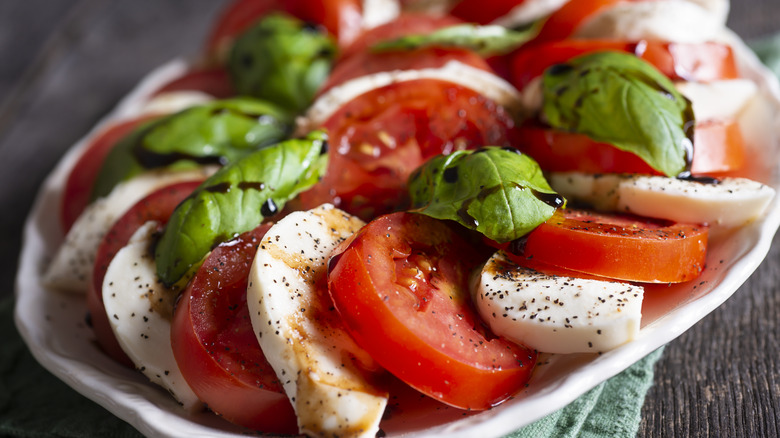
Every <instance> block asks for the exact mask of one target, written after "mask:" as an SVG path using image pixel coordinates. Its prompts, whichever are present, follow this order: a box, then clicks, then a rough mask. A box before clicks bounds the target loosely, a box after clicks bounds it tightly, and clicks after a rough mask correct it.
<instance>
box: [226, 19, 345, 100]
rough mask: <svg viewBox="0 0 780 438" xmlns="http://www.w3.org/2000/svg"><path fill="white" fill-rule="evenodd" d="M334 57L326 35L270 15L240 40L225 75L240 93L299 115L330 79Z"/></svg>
mask: <svg viewBox="0 0 780 438" xmlns="http://www.w3.org/2000/svg"><path fill="white" fill-rule="evenodd" d="M336 53H337V49H336V43H335V41H334V40H333V39H332V38H331V37H330V36H329V35H328V34H327V33H326V32H324V31H320V30H318V29H316V28H313V27H311V26H309V25H307V24H306V23H304V22H303V21H301V20H299V19H297V18H294V17H292V16H290V15H287V14H283V13H273V14H270V15H268V16H266V17H265V18H263V19H262V20H260V21H259V22H258V23H257V24H256V25H255V26H253V27H251V28H250V29H249V30H247V31H246V32H244V33H242V34H241V36H239V38H238V39H237V40H236V42H235V44H234V45H233V48H232V50H231V52H230V57H229V58H228V71H229V73H230V77H231V80H232V83H233V86H234V87H235V89H236V91H238V93H239V94H243V95H247V96H253V97H256V98H260V99H265V100H268V101H270V102H273V103H274V104H276V105H279V106H280V107H282V108H285V109H286V110H288V111H291V112H293V113H301V112H303V111H305V110H306V108H308V106H309V105H310V104H311V102H312V101H313V100H314V96H315V94H316V93H317V90H318V89H319V88H320V86H321V85H322V84H323V83H324V82H325V80H326V79H327V77H328V75H329V74H330V69H331V67H332V64H333V61H334V59H335V57H336Z"/></svg>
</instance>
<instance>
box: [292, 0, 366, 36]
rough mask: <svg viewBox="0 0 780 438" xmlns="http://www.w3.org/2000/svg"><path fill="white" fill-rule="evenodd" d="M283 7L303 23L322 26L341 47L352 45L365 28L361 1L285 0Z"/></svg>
mask: <svg viewBox="0 0 780 438" xmlns="http://www.w3.org/2000/svg"><path fill="white" fill-rule="evenodd" d="M282 5H283V6H282V7H283V8H284V10H285V11H287V12H288V13H290V14H292V15H294V16H296V17H298V18H299V19H301V20H303V21H308V22H311V23H318V24H321V25H322V26H323V27H325V29H327V30H328V32H330V34H331V35H333V36H335V37H336V39H337V40H338V43H339V46H341V47H344V46H347V45H349V44H350V43H352V42H353V41H354V40H355V39H356V38H357V37H358V36H359V35H360V31H361V29H362V27H363V3H362V2H361V1H360V0H284V1H283V2H282Z"/></svg>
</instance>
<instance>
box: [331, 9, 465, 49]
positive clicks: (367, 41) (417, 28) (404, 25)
mask: <svg viewBox="0 0 780 438" xmlns="http://www.w3.org/2000/svg"><path fill="white" fill-rule="evenodd" d="M461 23H463V22H462V21H461V20H459V19H457V18H455V17H451V16H448V15H444V16H433V15H426V14H410V13H405V14H401V15H400V16H399V17H398V18H396V19H395V20H393V21H391V22H389V23H385V24H383V25H380V26H377V27H374V28H372V29H369V30H367V31H365V32H363V34H361V35H360V37H359V38H357V39H356V40H355V41H354V42H353V43H352V44H350V45H349V46H346V47H345V48H344V50H343V51H342V52H341V54H340V57H341V59H346V58H349V57H350V56H352V55H354V54H356V53H361V52H367V51H370V48H371V47H372V46H373V45H374V44H376V43H378V42H381V41H387V40H393V39H396V38H400V37H402V36H406V35H422V34H428V33H431V32H433V31H435V30H438V29H441V28H443V27H448V26H454V25H456V24H461Z"/></svg>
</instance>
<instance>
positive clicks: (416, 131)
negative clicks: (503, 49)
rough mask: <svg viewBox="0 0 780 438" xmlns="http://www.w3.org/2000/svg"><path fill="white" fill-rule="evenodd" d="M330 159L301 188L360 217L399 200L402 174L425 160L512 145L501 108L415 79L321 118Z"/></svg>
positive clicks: (307, 198)
mask: <svg viewBox="0 0 780 438" xmlns="http://www.w3.org/2000/svg"><path fill="white" fill-rule="evenodd" d="M324 127H325V128H326V129H327V130H328V133H329V136H330V152H329V153H330V160H329V163H328V171H327V173H326V175H325V177H324V178H323V180H322V181H321V182H320V183H319V184H317V185H315V186H314V187H313V188H312V189H311V190H309V191H308V192H305V193H303V194H301V201H302V204H303V206H304V208H313V207H316V206H318V205H320V204H322V203H323V202H331V203H334V204H335V205H336V206H338V207H339V208H341V209H344V210H346V211H348V212H350V213H352V214H355V215H358V216H360V217H362V218H365V219H370V218H372V217H374V216H376V215H378V214H381V213H386V212H390V211H395V210H397V209H399V208H402V207H403V206H405V205H406V202H407V198H406V196H407V195H406V180H407V179H408V177H409V175H410V174H411V173H412V171H413V170H414V169H416V168H417V167H419V166H420V164H422V163H423V162H424V161H426V160H427V159H429V158H431V157H433V156H435V155H439V154H449V153H451V152H453V151H455V150H462V149H472V148H476V147H480V146H485V145H497V146H509V145H512V144H514V143H515V140H516V138H515V136H516V131H515V126H514V122H513V120H512V118H511V116H510V115H509V114H507V113H506V112H505V111H504V110H503V108H502V107H500V106H498V105H496V104H495V103H493V102H492V101H490V100H488V99H486V98H484V97H482V96H481V95H479V94H478V93H477V92H475V91H473V90H470V89H468V88H465V87H462V86H459V85H455V84H452V83H449V82H444V81H439V80H434V79H421V80H416V81H407V82H399V83H395V84H391V85H388V86H386V87H382V88H379V89H376V90H373V91H370V92H368V93H365V94H363V95H361V96H359V97H357V98H356V99H354V100H352V101H351V102H349V103H347V104H346V105H344V106H342V107H341V108H340V109H339V110H338V111H337V112H336V113H335V114H334V115H333V116H332V117H330V119H329V120H327V121H326V122H325V124H324Z"/></svg>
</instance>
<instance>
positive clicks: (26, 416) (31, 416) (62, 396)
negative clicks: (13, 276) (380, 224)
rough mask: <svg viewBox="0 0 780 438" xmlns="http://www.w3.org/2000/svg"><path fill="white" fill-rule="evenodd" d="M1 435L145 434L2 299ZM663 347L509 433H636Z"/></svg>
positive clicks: (9, 301) (519, 437) (10, 301)
mask: <svg viewBox="0 0 780 438" xmlns="http://www.w3.org/2000/svg"><path fill="white" fill-rule="evenodd" d="M0 338H1V339H3V342H2V343H0V436H4V437H5V436H8V437H30V438H33V437H35V438H45V437H66V438H70V437H74V438H75V437H108V438H111V437H117V438H120V437H121V438H126V437H127V438H129V437H140V436H141V434H140V433H139V432H138V431H136V430H135V429H133V428H132V427H131V426H130V425H129V424H127V423H125V422H124V421H122V420H120V419H119V418H117V417H114V416H113V415H111V414H110V413H109V412H108V411H106V410H105V409H103V408H102V407H101V406H99V405H98V404H96V403H94V402H92V401H91V400H89V399H87V398H86V397H84V396H82V395H80V394H79V393H77V392H76V391H74V390H73V389H71V388H70V387H68V386H67V385H65V384H64V383H63V382H61V381H60V380H59V379H57V378H56V377H54V376H53V375H52V374H50V373H49V372H48V371H46V370H45V369H44V368H43V367H41V366H40V365H39V364H38V363H37V362H36V361H35V359H34V358H33V357H32V355H31V354H30V352H29V350H28V349H27V346H26V345H25V344H24V342H23V341H22V339H21V337H20V336H19V333H18V332H17V331H16V327H15V326H14V323H13V299H12V298H6V299H4V300H2V301H0ZM660 355H661V351H660V350H658V351H656V352H654V353H652V354H650V355H649V356H647V357H646V358H645V359H643V360H641V361H639V362H638V363H637V364H635V365H634V366H632V367H631V368H629V369H628V370H626V371H624V372H623V373H621V374H619V375H617V376H616V377H614V378H612V379H610V380H609V381H607V382H605V383H602V384H601V385H599V386H597V387H596V388H594V389H593V390H591V391H590V392H588V393H586V394H585V395H583V396H581V397H580V398H579V399H577V400H576V401H574V402H573V403H572V404H571V405H569V406H567V407H565V408H563V409H561V410H559V411H558V412H555V413H553V414H551V415H549V416H547V417H545V418H543V419H541V420H539V421H538V422H536V423H534V424H532V425H529V426H527V427H524V428H522V429H520V430H519V431H517V432H514V433H512V434H511V435H509V436H510V437H512V438H524V437H534V438H538V437H566V436H594V437H596V436H603V437H629V436H635V435H636V431H637V428H638V427H639V420H640V411H641V409H642V403H643V401H644V397H645V393H646V392H647V389H648V388H649V387H650V385H651V384H652V382H653V364H654V363H655V362H656V360H658V358H659V357H660Z"/></svg>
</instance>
